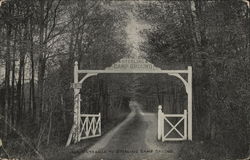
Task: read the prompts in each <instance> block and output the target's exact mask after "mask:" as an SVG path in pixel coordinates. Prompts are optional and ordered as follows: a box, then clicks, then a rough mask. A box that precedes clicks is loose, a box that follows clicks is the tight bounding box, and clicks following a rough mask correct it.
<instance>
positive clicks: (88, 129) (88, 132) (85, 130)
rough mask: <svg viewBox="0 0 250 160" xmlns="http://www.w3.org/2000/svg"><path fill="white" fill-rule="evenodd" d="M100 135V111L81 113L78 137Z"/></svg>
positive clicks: (86, 137) (84, 137)
mask: <svg viewBox="0 0 250 160" xmlns="http://www.w3.org/2000/svg"><path fill="white" fill-rule="evenodd" d="M98 136H101V113H99V114H81V119H80V134H79V139H80V140H82V139H88V138H93V137H98Z"/></svg>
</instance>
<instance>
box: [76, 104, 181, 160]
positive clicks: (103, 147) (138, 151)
mask: <svg viewBox="0 0 250 160" xmlns="http://www.w3.org/2000/svg"><path fill="white" fill-rule="evenodd" d="M131 110H132V112H131V113H130V114H129V116H128V117H127V118H126V119H125V120H124V121H123V122H122V123H121V124H120V125H118V126H117V127H116V128H114V129H113V130H111V131H110V132H109V133H107V134H106V135H105V136H103V137H102V138H101V139H100V141H98V142H97V143H96V144H95V145H93V146H92V147H90V148H89V149H88V150H86V151H85V152H84V153H82V154H81V155H80V156H78V157H76V158H75V160H167V159H169V160H175V159H177V155H178V152H179V148H180V146H181V144H180V143H166V142H165V143H163V142H160V141H157V115H156V114H154V113H143V112H142V111H141V107H140V105H139V104H137V103H133V104H131Z"/></svg>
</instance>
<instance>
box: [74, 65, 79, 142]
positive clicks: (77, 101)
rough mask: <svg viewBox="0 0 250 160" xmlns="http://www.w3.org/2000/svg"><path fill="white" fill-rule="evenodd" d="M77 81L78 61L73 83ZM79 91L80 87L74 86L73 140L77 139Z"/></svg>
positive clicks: (76, 140)
mask: <svg viewBox="0 0 250 160" xmlns="http://www.w3.org/2000/svg"><path fill="white" fill-rule="evenodd" d="M76 83H78V62H75V66H74V84H76ZM79 92H80V89H77V88H76V87H75V88H74V124H73V125H75V131H74V134H75V136H74V142H75V143H76V142H78V141H79V131H80V128H79V125H80V124H79V104H80V103H79V101H80V96H79V95H78V94H79Z"/></svg>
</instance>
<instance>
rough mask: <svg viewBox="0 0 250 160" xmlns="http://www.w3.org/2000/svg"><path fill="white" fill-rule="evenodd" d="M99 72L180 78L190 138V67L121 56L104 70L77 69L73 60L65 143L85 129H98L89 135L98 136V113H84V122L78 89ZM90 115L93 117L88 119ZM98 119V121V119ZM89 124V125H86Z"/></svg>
mask: <svg viewBox="0 0 250 160" xmlns="http://www.w3.org/2000/svg"><path fill="white" fill-rule="evenodd" d="M100 73H107V74H110V73H112V74H114V73H117V74H122V73H144V74H145V73H151V74H168V75H170V76H175V77H177V78H178V79H180V80H181V81H182V82H183V84H184V86H185V89H186V93H187V96H188V106H187V123H188V125H187V139H188V140H192V67H191V66H188V69H187V70H162V69H160V68H158V67H155V66H154V65H153V64H152V63H150V62H148V61H146V60H145V59H131V58H122V59H121V60H119V61H118V62H116V63H114V64H113V65H112V66H111V67H108V68H106V69H104V70H79V69H78V62H75V66H74V83H73V84H72V88H73V89H74V123H73V126H72V129H71V131H70V135H69V138H68V141H67V144H66V146H67V145H69V144H70V143H71V141H73V142H74V143H76V142H79V141H80V140H81V139H86V138H85V137H84V138H81V134H82V132H83V130H86V132H87V134H88V133H90V132H92V130H91V129H93V130H94V131H93V133H96V130H98V129H99V132H98V134H93V135H92V136H90V137H96V136H100V134H101V133H100V127H101V124H100V114H99V117H98V115H85V116H87V117H85V119H87V120H84V122H83V121H82V120H81V107H80V106H81V105H80V101H81V97H80V89H81V87H82V83H83V82H84V81H85V80H86V79H87V78H89V77H92V76H97V75H98V74H100ZM79 74H86V75H85V76H84V77H83V78H82V79H80V80H79ZM181 74H187V77H188V78H187V80H185V79H184V78H183V77H182V75H181ZM90 117H91V118H93V117H94V119H92V120H90ZM96 118H97V119H96ZM98 120H99V121H98ZM86 124H88V125H90V127H92V128H90V127H88V126H86ZM85 126H86V128H84V127H85Z"/></svg>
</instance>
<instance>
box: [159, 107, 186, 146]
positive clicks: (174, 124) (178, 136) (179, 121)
mask: <svg viewBox="0 0 250 160" xmlns="http://www.w3.org/2000/svg"><path fill="white" fill-rule="evenodd" d="M158 109H159V110H158V139H159V140H162V142H164V141H183V140H187V110H184V113H183V114H164V113H163V112H162V107H161V106H159V108H158Z"/></svg>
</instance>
